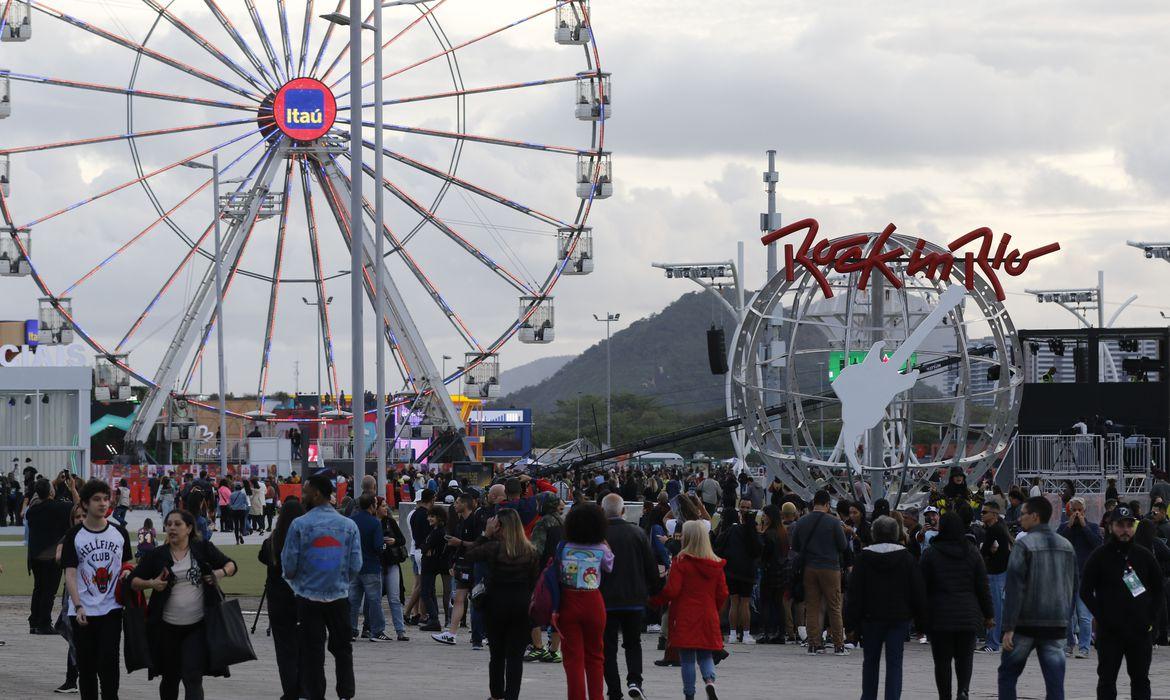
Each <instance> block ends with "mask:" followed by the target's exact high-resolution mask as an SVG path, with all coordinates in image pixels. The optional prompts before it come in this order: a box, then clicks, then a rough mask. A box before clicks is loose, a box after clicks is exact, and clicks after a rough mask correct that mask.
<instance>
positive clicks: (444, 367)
mask: <svg viewBox="0 0 1170 700" xmlns="http://www.w3.org/2000/svg"><path fill="white" fill-rule="evenodd" d="M450 359H451V356H450V355H443V379H446V378H447V360H450Z"/></svg>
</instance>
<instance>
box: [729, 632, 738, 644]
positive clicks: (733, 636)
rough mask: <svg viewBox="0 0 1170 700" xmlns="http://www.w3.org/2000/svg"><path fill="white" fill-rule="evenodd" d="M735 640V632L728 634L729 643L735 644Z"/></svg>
mask: <svg viewBox="0 0 1170 700" xmlns="http://www.w3.org/2000/svg"><path fill="white" fill-rule="evenodd" d="M735 642H736V639H735V632H731V633H730V634H728V635H727V643H728V644H735Z"/></svg>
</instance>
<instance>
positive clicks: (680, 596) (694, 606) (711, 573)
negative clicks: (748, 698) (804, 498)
mask: <svg viewBox="0 0 1170 700" xmlns="http://www.w3.org/2000/svg"><path fill="white" fill-rule="evenodd" d="M682 535H683V541H682V551H681V552H679V554H678V556H677V557H676V558H675V560H674V564H673V566H671V568H670V576H669V578H667V581H666V588H664V589H663V590H662V592H661V593H659V594H658V595H657V596H655V597H654V599H653V600H652V601H651V603H652V604H654V605H664V604H666V603H669V604H670V635H669V638H670V644H671V646H673V647H676V648H677V649H678V653H679V660H680V661H681V662H682V679H683V693H684V695H685V696H686V698H687V700H694V697H695V664H698V665H699V669H700V671H701V673H702V675H703V681H704V682H705V684H706V687H705V690H706V692H707V699H708V700H717V699H718V697H719V696H718V695H716V693H715V661H714V659H713V658H712V652H715V651H719V650H721V649H723V635H722V634H721V633H720V631H719V609H720V608H721V607H723V604H724V603H725V602H726V601H727V580H726V578H724V575H723V565H724V561H723V560H722V559H720V558H719V557H717V556H715V552H714V550H712V548H711V536H710V535H709V534H707V528H706V527H704V525H703V522H702V521H698V520H690V521H687V522H686V523H684V524H683V528H682Z"/></svg>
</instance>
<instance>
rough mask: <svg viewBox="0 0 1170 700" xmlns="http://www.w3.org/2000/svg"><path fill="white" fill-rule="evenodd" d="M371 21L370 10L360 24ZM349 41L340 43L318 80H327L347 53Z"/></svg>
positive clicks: (372, 14) (372, 17)
mask: <svg viewBox="0 0 1170 700" xmlns="http://www.w3.org/2000/svg"><path fill="white" fill-rule="evenodd" d="M375 1H377V0H375ZM373 21H374V13H373V12H370V14H368V15H366V18H365V19H364V20H362V24H363V25H368V24H369V23H370V22H373ZM331 24H332V23H331ZM351 43H352V42H350V41H349V40H346V42H345V44H343V45H342V47H341V50H340V51H338V52H337V55H336V56H334V57H333V61H332V62H331V63H330V64H329V67H328V68H326V69H325V74H324V75H322V76H321V77H320V78H318V80H320V81H321V82H325V81H326V80H329V74H330V73H332V72H333V70H334V69H335V68H337V64H339V63H341V59H343V58H345V57H346V56H348V55H349V51H350V44H351Z"/></svg>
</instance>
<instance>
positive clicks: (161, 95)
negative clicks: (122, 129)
mask: <svg viewBox="0 0 1170 700" xmlns="http://www.w3.org/2000/svg"><path fill="white" fill-rule="evenodd" d="M0 78H8V79H9V80H18V81H21V82H26V83H39V84H41V85H54V86H57V87H66V88H74V89H77V90H92V91H94V92H108V93H111V94H115V95H126V96H128V97H142V98H145V99H151V100H165V101H168V102H184V103H187V104H193V105H200V106H203V107H220V108H223V109H237V110H241V111H245V112H255V111H256V105H246V104H241V103H239V102H223V101H221V100H209V99H205V98H201V97H189V96H186V95H172V94H169V93H165V92H154V91H152V90H132V89H128V88H124V87H117V86H115V85H103V84H101V83H85V82H81V81H77V80H65V79H63V78H50V77H47V76H43V75H30V74H28V73H14V72H12V71H9V70H4V69H0Z"/></svg>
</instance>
